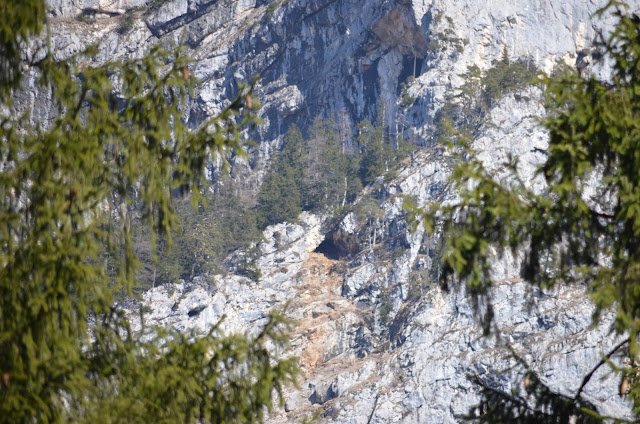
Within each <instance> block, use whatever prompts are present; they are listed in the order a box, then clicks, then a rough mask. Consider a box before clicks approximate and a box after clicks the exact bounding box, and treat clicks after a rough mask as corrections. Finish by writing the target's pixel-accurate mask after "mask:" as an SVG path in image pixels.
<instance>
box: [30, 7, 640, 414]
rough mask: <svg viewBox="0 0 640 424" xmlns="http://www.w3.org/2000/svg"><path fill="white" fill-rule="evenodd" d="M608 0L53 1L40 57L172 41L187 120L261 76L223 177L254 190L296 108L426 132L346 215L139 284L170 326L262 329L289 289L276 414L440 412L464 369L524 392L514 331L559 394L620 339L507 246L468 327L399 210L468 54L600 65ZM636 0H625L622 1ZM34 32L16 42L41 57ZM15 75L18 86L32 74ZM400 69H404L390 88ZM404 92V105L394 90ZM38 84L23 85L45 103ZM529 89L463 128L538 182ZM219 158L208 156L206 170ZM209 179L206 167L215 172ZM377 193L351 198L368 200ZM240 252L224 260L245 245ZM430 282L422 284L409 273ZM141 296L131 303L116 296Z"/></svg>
mask: <svg viewBox="0 0 640 424" xmlns="http://www.w3.org/2000/svg"><path fill="white" fill-rule="evenodd" d="M605 3H606V2H605V1H604V0H602V1H595V0H593V1H585V0H566V1H551V0H511V1H506V0H492V1H479V0H395V1H390V0H361V1H352V0H271V1H265V0H240V1H238V0H209V1H207V0H175V1H162V2H159V1H145V0H121V1H117V0H112V1H110V0H50V6H51V19H50V22H51V25H52V31H51V34H52V40H51V45H52V46H53V49H54V54H55V55H56V57H58V58H64V57H68V56H70V55H72V54H75V53H77V52H79V51H81V50H82V49H83V48H84V47H86V46H87V45H89V44H97V45H98V51H99V52H98V55H97V56H96V58H95V59H94V63H103V62H105V61H108V60H113V59H119V58H128V57H140V56H141V55H142V54H144V52H145V51H147V50H148V49H149V47H150V46H151V45H154V44H156V43H162V44H167V45H169V43H171V42H173V43H177V42H183V43H184V44H186V46H188V48H189V54H190V56H191V57H192V58H193V63H192V64H191V65H190V70H191V72H192V74H193V75H195V76H196V77H197V78H199V79H200V81H201V85H200V86H199V88H198V89H197V91H196V93H195V95H194V97H193V98H192V99H191V100H190V102H189V105H188V108H187V109H186V110H185V111H184V117H185V120H187V121H188V122H189V125H192V126H194V127H195V126H197V125H198V124H199V123H200V122H202V121H203V120H204V119H205V118H206V117H207V116H210V115H212V114H215V113H216V112H217V111H219V110H220V109H221V108H222V107H223V105H224V104H225V102H226V101H227V100H228V99H229V98H230V97H232V96H233V95H234V94H235V93H237V89H238V84H240V83H242V82H246V81H249V80H251V79H252V77H253V76H254V75H257V74H260V77H261V79H260V80H259V83H258V85H257V87H256V93H257V95H258V97H259V99H260V102H261V103H262V109H261V110H260V115H261V117H262V119H263V123H262V124H261V125H260V126H259V127H258V128H257V129H256V130H255V131H252V132H250V133H248V134H247V136H248V137H250V138H251V139H253V140H254V141H257V142H258V143H257V145H256V146H255V147H254V148H252V149H251V152H250V155H249V158H248V160H244V159H238V160H236V162H235V164H234V167H233V172H232V176H233V178H235V180H236V182H237V183H238V184H240V185H241V186H242V187H243V189H244V190H247V192H249V193H251V192H253V193H255V191H256V190H257V187H258V186H259V184H260V181H261V179H262V175H263V173H264V169H265V166H266V165H268V163H269V160H270V157H271V156H272V154H271V153H272V150H273V149H274V148H275V146H277V145H278V143H279V141H280V139H281V136H282V134H283V133H284V132H285V131H286V129H287V128H288V127H289V125H290V124H292V123H296V124H297V125H298V126H300V127H301V128H302V129H303V130H304V129H306V128H308V127H309V126H310V125H311V123H312V120H313V118H314V117H315V116H318V115H322V116H325V117H330V116H333V117H335V118H336V122H338V123H339V124H340V125H342V126H344V127H345V128H353V127H354V125H355V124H356V123H357V122H359V121H360V120H362V119H369V120H375V119H376V117H377V115H378V113H383V114H384V120H385V122H386V123H387V125H388V126H389V128H390V131H391V133H392V135H393V134H395V133H397V132H399V131H402V130H403V129H404V131H405V134H406V135H407V136H408V138H409V139H411V140H413V141H415V142H417V143H419V144H422V145H425V146H424V147H423V148H422V149H421V150H419V151H417V152H416V153H415V154H414V155H412V156H411V157H410V158H407V159H406V161H405V162H404V163H403V164H402V166H401V167H400V169H399V170H398V171H397V173H396V175H395V177H394V178H391V179H388V180H387V181H386V182H385V181H384V180H383V179H382V178H380V179H378V180H377V181H375V182H374V183H372V184H371V185H370V186H368V187H366V188H365V190H364V192H363V193H362V196H361V197H360V198H359V200H357V201H356V204H355V205H354V207H353V212H350V213H346V214H345V215H344V216H339V217H337V219H330V218H329V217H328V216H315V215H312V214H308V213H305V214H303V215H302V216H300V217H299V219H298V222H296V223H282V224H278V225H276V226H272V227H269V228H267V230H266V231H265V233H264V240H263V241H262V242H261V243H260V244H259V245H258V246H257V249H258V250H259V252H260V258H259V259H258V260H257V262H256V265H257V267H258V268H259V269H260V270H261V274H262V276H261V277H260V278H259V279H258V281H251V280H249V279H247V278H245V277H242V276H240V275H235V274H234V272H233V268H231V269H232V271H231V272H230V273H228V274H227V275H217V276H199V277H196V278H194V280H193V281H188V282H182V281H181V282H176V283H175V284H172V285H165V286H162V287H156V288H154V289H153V290H151V291H149V292H148V293H146V294H145V295H144V299H143V303H144V304H146V305H147V306H149V307H150V312H148V313H147V315H146V319H147V320H148V321H149V322H150V323H156V324H161V325H168V326H173V327H175V328H177V329H179V330H181V331H186V330H189V329H193V328H195V329H201V330H204V329H206V328H208V327H209V326H210V325H211V324H213V323H217V322H218V321H219V319H220V318H221V317H222V316H223V315H225V316H226V318H225V320H224V321H223V324H222V328H223V329H224V330H225V331H228V332H237V331H257V330H258V329H259V328H260V325H261V324H262V323H264V322H265V318H264V317H265V314H266V313H267V312H268V311H269V310H270V309H272V308H280V307H283V305H285V304H288V305H289V309H288V314H289V315H290V316H291V317H292V318H293V319H294V320H296V324H295V326H294V328H293V330H292V335H291V347H290V350H289V351H288V352H286V354H287V355H296V356H298V357H299V358H300V364H301V366H302V369H303V375H302V376H301V379H300V386H301V387H300V389H291V390H289V391H288V392H287V393H286V396H285V404H284V407H283V408H282V409H280V410H277V411H275V413H274V415H272V417H271V421H272V422H278V423H281V422H291V423H293V422H299V421H300V419H301V418H302V417H303V416H305V415H307V414H311V413H313V411H314V410H316V409H319V410H320V411H321V417H322V418H321V422H341V423H374V422H377V423H389V422H403V423H453V422H457V421H458V419H457V418H456V417H458V416H459V415H461V414H464V413H466V412H467V410H468V408H469V407H470V406H471V405H473V404H474V403H475V402H477V401H478V391H477V387H475V386H474V385H473V384H472V383H471V382H470V380H469V378H468V377H469V376H472V375H478V376H480V377H482V378H483V379H484V380H485V381H487V382H489V383H490V384H491V385H493V386H494V387H496V388H501V389H505V390H511V389H519V390H522V386H521V385H522V379H521V378H520V377H519V375H518V373H517V371H515V370H514V371H505V370H508V369H509V368H510V367H511V366H513V365H514V364H515V360H514V359H513V357H511V356H510V355H509V353H508V350H506V349H504V348H503V347H502V346H504V344H505V343H508V344H509V345H510V346H511V347H512V348H513V349H514V350H515V351H516V352H517V353H518V354H519V355H520V356H521V357H522V358H523V359H524V360H526V361H527V363H529V364H530V365H531V367H532V368H533V369H535V370H536V371H538V372H539V374H540V376H541V377H542V378H543V380H544V381H545V382H546V383H548V384H549V385H550V386H551V387H552V388H554V389H555V390H558V391H561V392H562V393H565V394H567V395H571V394H572V393H574V392H575V390H576V389H577V388H578V387H579V385H580V383H581V380H582V378H583V377H584V375H585V374H587V373H588V372H589V371H590V370H591V369H592V367H593V366H594V365H595V364H596V363H597V362H598V361H599V360H600V359H601V355H602V354H603V353H604V352H607V351H608V350H609V349H610V348H611V347H612V346H614V345H615V344H616V343H617V342H618V340H617V338H616V336H615V335H611V334H609V330H610V324H611V321H612V316H611V315H610V314H605V315H604V317H603V318H602V324H601V325H600V326H598V327H597V328H590V324H591V315H592V312H593V308H592V306H591V304H590V302H589V300H588V296H587V294H586V288H585V287H581V286H570V287H559V288H557V289H555V290H553V291H549V292H541V291H537V290H533V289H531V288H529V287H528V286H527V285H526V284H525V283H524V282H522V281H521V280H520V279H519V273H518V269H519V268H518V257H517V255H516V256H515V257H513V256H505V257H502V258H497V259H496V260H495V262H494V266H493V273H494V278H495V279H496V281H498V284H497V285H496V287H495V289H494V291H493V298H494V302H495V324H496V326H497V327H498V328H499V329H500V330H501V332H502V334H503V339H502V340H500V341H499V340H496V339H494V338H482V337H481V329H480V328H479V327H478V326H477V324H476V322H477V319H476V316H475V315H474V312H473V308H472V304H471V302H470V300H469V299H468V298H467V296H466V295H465V293H464V289H462V288H460V289H457V290H452V291H451V292H449V293H445V292H443V291H441V290H440V288H439V287H438V285H437V284H435V283H433V281H434V280H435V278H436V277H437V275H438V262H439V257H440V256H439V255H440V250H439V249H440V241H439V239H438V238H437V237H433V236H429V235H427V234H426V233H425V232H424V229H423V228H422V227H421V226H418V227H417V228H416V229H415V230H414V229H412V225H411V224H410V223H408V222H407V214H406V212H404V209H403V206H402V204H403V195H407V196H410V197H411V198H412V199H414V201H415V202H416V203H417V204H418V205H420V206H423V205H425V204H427V203H429V202H452V201H455V199H456V194H455V193H454V192H452V190H451V189H450V186H449V184H448V176H449V175H450V173H451V166H452V163H453V162H454V158H453V157H452V155H451V153H449V152H447V151H446V150H445V149H443V148H442V147H440V146H434V145H433V144H432V143H429V142H428V141H429V140H430V135H431V133H432V131H433V126H432V124H433V117H434V114H435V112H436V111H437V110H438V109H439V108H440V107H441V106H442V102H443V99H444V96H445V94H446V93H447V92H451V90H454V89H455V88H456V87H458V86H459V85H460V84H461V83H462V78H461V77H460V74H462V73H463V72H465V71H466V70H467V67H468V66H470V65H477V66H478V67H480V68H481V69H484V70H486V69H488V68H490V67H491V66H493V65H494V64H495V63H496V62H497V61H499V60H500V59H501V58H502V57H503V56H504V55H506V57H508V58H509V60H510V61H522V62H525V63H528V64H529V65H530V66H531V67H536V68H538V69H541V70H544V71H547V72H548V71H550V70H551V69H552V68H553V66H555V64H557V63H565V64H568V65H571V66H577V67H579V68H580V69H581V70H583V71H584V72H589V71H592V72H596V73H598V74H600V75H601V76H606V74H607V72H608V71H607V69H606V68H604V67H593V66H592V64H593V60H592V57H591V54H592V51H593V50H592V47H593V43H594V40H595V38H596V37H597V35H598V33H600V32H604V34H606V33H607V31H609V30H610V29H611V28H612V22H613V21H612V19H611V18H610V17H608V15H606V14H605V15H603V16H596V15H594V13H595V12H596V11H597V10H598V9H599V8H600V7H602V6H603V5H604V4H605ZM631 4H632V5H631V7H632V9H634V10H638V9H639V8H640V3H639V2H638V1H633V2H631ZM37 47H38V46H37V44H36V45H34V46H33V49H30V50H29V51H27V52H25V54H26V55H27V56H29V57H37V55H38V54H39V53H38V49H37ZM29 81H30V80H29V78H27V79H26V82H25V83H26V84H29ZM402 83H404V85H401V84H402ZM403 92H404V93H406V94H408V95H410V96H411V97H413V98H415V100H414V101H413V102H412V103H411V105H410V106H408V107H407V106H406V105H403V106H401V102H402V94H403ZM43 98H44V96H43V94H42V93H37V92H29V91H27V92H26V94H24V95H22V96H21V97H20V102H19V104H21V105H22V107H24V108H26V107H33V108H35V113H34V116H36V117H40V118H42V119H43V120H44V119H46V118H47V117H48V116H49V115H50V114H51V113H52V112H51V111H50V110H49V108H48V105H47V104H46V102H44V101H43V100H42V99H43ZM544 114H545V109H544V106H543V101H542V93H541V91H540V90H539V89H538V88H527V89H523V90H520V91H519V92H516V93H511V94H508V95H507V96H505V97H504V98H503V99H501V100H500V101H499V102H498V103H497V104H496V105H495V107H494V108H493V110H492V111H491V114H490V120H491V125H487V126H486V128H485V129H484V130H483V131H482V132H481V133H480V134H479V135H478V136H477V137H476V139H475V140H473V145H474V147H475V148H476V149H478V151H479V152H480V153H479V154H480V158H481V159H482V160H483V161H484V163H485V165H486V166H487V168H488V169H489V170H490V171H491V172H493V173H494V174H495V175H496V178H503V177H505V176H506V173H505V172H506V171H505V168H504V167H503V166H502V164H503V163H504V162H505V161H506V160H507V159H508V158H509V157H511V156H517V157H519V158H520V164H519V166H520V168H519V169H520V171H521V174H522V175H521V176H522V178H523V180H524V181H526V183H527V184H529V185H530V186H531V187H533V188H534V189H540V188H542V187H543V181H542V180H540V178H539V177H536V175H535V169H536V166H537V165H538V164H539V163H540V161H541V160H543V159H544V155H543V153H541V152H543V151H544V149H545V148H546V147H547V142H548V141H547V134H546V133H545V132H544V131H543V130H542V129H541V128H540V127H539V125H538V118H540V117H542V116H544ZM214 168H215V167H214V166H213V165H212V169H213V171H215V169H214ZM212 175H214V176H215V172H212ZM365 198H367V199H369V200H370V199H374V201H375V203H376V204H377V205H378V207H379V208H380V214H379V215H377V216H376V217H375V218H373V217H369V216H367V214H366V213H359V212H358V205H359V204H361V203H360V202H363V199H365ZM242 255H243V252H236V253H235V254H234V255H232V257H231V258H230V263H233V260H234V257H242ZM418 279H419V281H423V282H424V281H427V283H424V284H419V285H417V284H415V282H416V281H417V280H418ZM127 307H128V308H129V309H131V310H135V308H136V305H128V306H127ZM604 374H606V369H604V368H603V369H602V370H601V371H599V372H598V373H597V374H596V376H595V377H594V378H593V379H592V381H591V382H590V383H589V384H588V385H587V386H586V388H585V392H584V393H585V395H586V397H587V398H588V399H589V400H590V401H592V402H593V403H594V404H595V405H597V406H598V408H599V409H600V411H601V412H603V413H605V414H609V415H614V416H620V417H624V416H628V414H629V406H628V404H626V403H625V401H624V399H620V398H619V397H618V395H617V387H616V384H617V381H616V380H615V378H614V377H611V376H609V377H608V378H605V379H600V377H604Z"/></svg>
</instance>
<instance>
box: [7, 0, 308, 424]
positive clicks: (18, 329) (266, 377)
mask: <svg viewBox="0 0 640 424" xmlns="http://www.w3.org/2000/svg"><path fill="white" fill-rule="evenodd" d="M44 7H45V5H44V2H43V1H33V0H31V1H25V2H16V1H13V0H0V12H2V13H1V14H2V16H3V22H2V24H1V25H2V26H1V28H0V36H1V37H2V39H1V40H0V42H1V43H2V46H3V47H2V49H3V50H2V51H0V63H1V64H2V75H0V77H1V79H0V111H3V112H2V114H1V115H0V171H1V172H0V422H7V423H9V422H10V423H27V422H29V423H32V422H43V423H57V422H92V423H101V422H105V423H120V422H122V423H147V422H159V423H160V422H167V423H174V422H186V423H192V422H216V423H224V422H258V421H260V420H261V419H262V418H263V414H264V413H265V412H266V410H269V409H271V407H272V395H273V392H274V389H275V390H276V391H280V390H281V388H282V387H283V385H285V384H288V383H291V382H293V379H294V376H295V372H296V366H295V362H294V360H292V359H289V360H277V358H275V357H274V356H273V355H274V354H275V353H277V352H278V351H279V350H278V349H279V348H280V347H282V346H283V344H284V342H285V339H284V338H283V335H282V331H283V329H284V328H283V326H286V322H285V321H284V319H283V318H282V317H281V316H278V315H272V316H271V318H270V319H269V320H268V323H267V325H266V327H265V328H264V329H263V330H262V331H261V332H259V333H258V335H257V336H249V335H245V336H232V337H224V336H223V335H222V334H220V332H219V331H218V329H217V328H213V329H212V330H211V331H210V332H209V333H208V334H206V335H204V336H203V337H199V336H197V335H195V334H187V335H184V334H177V333H175V332H173V331H168V330H161V329H157V328H147V329H144V331H142V332H133V331H132V329H131V324H130V322H129V319H128V318H127V317H126V316H125V315H124V314H123V312H122V311H121V310H119V309H117V308H115V307H114V294H116V293H120V292H122V291H123V290H124V291H125V292H128V293H129V294H131V289H132V287H133V284H134V276H135V275H136V272H137V270H138V262H139V261H138V259H137V257H136V255H135V254H134V245H133V238H132V215H133V211H135V213H136V214H137V215H142V217H143V219H144V222H146V223H147V225H148V226H149V228H150V229H151V231H152V233H153V234H162V235H164V238H165V240H166V242H167V243H168V244H169V245H170V244H171V229H172V228H173V226H174V224H175V223H176V214H175V213H174V210H173V208H172V202H171V196H172V192H174V193H175V192H176V191H181V192H185V193H188V192H191V193H193V201H194V202H196V201H197V200H198V198H200V195H199V193H200V190H199V189H200V186H201V182H202V177H203V173H204V165H205V164H206V163H207V161H209V160H211V159H212V158H213V156H215V155H220V154H224V153H225V152H226V151H227V149H236V150H237V151H240V152H242V141H241V136H240V130H241V129H243V128H246V127H247V126H248V125H250V124H252V123H254V122H255V121H256V118H255V116H254V109H255V107H257V106H256V105H257V102H256V101H255V100H253V99H252V94H251V86H245V87H241V88H240V93H239V95H238V97H237V98H236V99H235V100H233V101H232V102H230V104H229V105H228V106H227V107H226V108H224V109H223V111H222V112H221V113H220V114H219V115H217V116H214V117H212V118H210V119H209V120H208V121H206V122H205V123H204V124H203V125H202V126H201V127H200V128H199V129H197V130H194V131H190V130H189V129H187V127H186V125H185V123H184V121H183V119H182V112H181V111H182V110H183V108H184V106H185V102H186V101H187V97H188V95H189V93H190V92H191V90H192V88H193V86H194V84H195V81H194V79H193V78H191V77H189V75H188V71H187V67H188V60H187V58H186V56H185V55H184V54H183V51H182V50H181V49H177V50H176V51H175V52H174V53H168V52H165V51H163V50H161V49H159V48H154V49H153V50H152V51H151V52H150V53H149V54H148V55H146V56H145V57H143V58H142V59H139V60H129V61H121V62H113V63H108V64H106V65H104V66H98V67H86V66H82V65H79V64H80V63H81V62H82V60H83V59H86V56H87V55H90V53H91V52H87V53H85V54H83V55H81V56H78V57H75V58H71V59H70V60H68V61H65V62H54V61H53V60H52V58H51V55H48V56H47V57H46V58H45V59H44V60H42V61H40V62H39V63H38V64H37V65H35V66H34V67H32V70H35V72H36V74H37V76H38V84H39V85H38V89H39V90H42V92H46V93H49V94H48V96H49V97H48V101H50V102H51V104H52V106H53V108H54V110H56V111H57V117H56V118H55V119H54V120H53V121H52V122H49V123H47V124H46V126H45V125H41V124H39V123H33V121H32V120H31V119H30V117H29V114H28V113H26V114H22V115H20V114H18V113H17V112H16V111H15V109H13V105H12V101H11V98H10V93H11V90H12V89H14V88H16V87H18V85H19V83H20V75H19V74H18V73H16V72H17V70H18V69H20V57H19V55H20V50H19V47H16V46H22V45H23V44H24V42H25V40H26V38H27V37H28V36H29V35H32V34H37V33H38V31H39V30H40V28H41V27H42V24H43V19H44V13H43V10H44ZM251 105H253V107H252V106H251ZM105 252H106V255H107V257H108V258H110V260H109V261H108V262H110V263H111V265H112V269H111V270H109V271H108V270H107V269H106V265H105V260H104V258H105ZM267 345H270V346H272V348H270V349H267V348H266V346H267ZM273 346H275V351H274V350H273Z"/></svg>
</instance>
